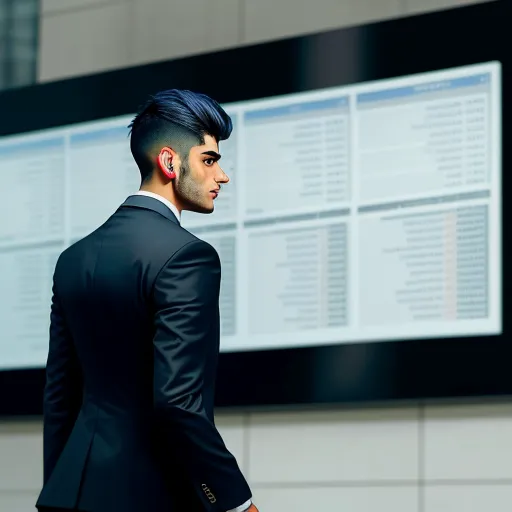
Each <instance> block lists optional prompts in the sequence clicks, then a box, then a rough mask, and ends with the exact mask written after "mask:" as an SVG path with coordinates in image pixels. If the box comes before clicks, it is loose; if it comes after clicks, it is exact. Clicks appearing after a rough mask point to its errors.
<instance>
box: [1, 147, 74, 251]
mask: <svg viewBox="0 0 512 512" xmlns="http://www.w3.org/2000/svg"><path fill="white" fill-rule="evenodd" d="M0 174H1V176H2V187H3V190H4V191H5V193H4V194H3V197H2V201H1V202H0V218H1V219H2V221H1V222H0V248H1V247H2V246H3V245H4V244H8V245H10V244H19V243H34V242H40V241H45V240H47V239H53V240H55V239H63V238H64V232H65V211H64V205H65V188H64V186H65V185H64V184H65V179H66V165H65V146H64V139H63V138H62V137H56V138H51V139H41V140H33V141H30V142H14V143H11V144H2V145H1V146H0Z"/></svg>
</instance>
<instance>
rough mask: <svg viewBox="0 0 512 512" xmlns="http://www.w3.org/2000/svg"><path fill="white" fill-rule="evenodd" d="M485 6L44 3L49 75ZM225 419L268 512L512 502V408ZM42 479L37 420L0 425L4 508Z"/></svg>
mask: <svg viewBox="0 0 512 512" xmlns="http://www.w3.org/2000/svg"><path fill="white" fill-rule="evenodd" d="M477 1H478V0H315V1H314V2H312V1H311V0H187V1H182V0H180V1H178V0H42V4H43V16H42V20H41V46H40V68H39V78H40V80H41V81H46V80H52V79H57V78H61V77H65V76H73V75H79V74H86V73H90V72H94V71H99V70H106V69H113V68H119V67H125V66H128V65H132V64H139V63H143V62H149V61H154V60H159V59H166V58H171V57H173V56H177V55H187V54H192V53H196V52H202V51H208V50H213V49H216V48H223V47H230V46H236V45H241V44H246V43H251V42H256V41H264V40H269V39H274V38H279V37H283V36H288V35H294V34H300V33H307V32H314V31H316V30H322V29H326V28H331V27H341V26H347V25H353V24H357V23H360V22H364V21H368V20H377V19H383V18H391V17H398V16H403V15H405V14H407V13H413V12H421V11H426V10H434V9H440V8H444V7H449V6H453V5H463V4H469V3H477ZM93 32H94V34H93ZM218 424H219V427H220V429H221V432H222V433H223V435H224V438H225V440H226V443H227V445H228V446H229V447H230V449H231V450H232V451H233V452H234V453H235V455H236V456H237V458H238V460H239V461H240V464H241V466H242V468H243V470H244V472H245V474H246V475H247V478H248V479H249V481H250V483H251V485H252V488H253V491H254V495H255V499H256V501H257V503H258V504H259V506H260V509H261V512H281V511H284V510H293V511H294V512H320V511H324V510H325V511H327V510H333V511H336V512H337V511H339V512H374V511H375V512H510V510H512V456H511V455H510V454H511V453H512V404H501V405H490V404H487V405H486V404H481V405H471V406H468V405H466V406H444V407H424V406H417V407H408V408H386V409H368V410H358V411H339V412H332V411H331V412H308V413H275V414H262V413H259V414H249V415H228V416H226V415H220V416H219V418H218ZM41 478H42V444H41V423H40V422H22V423H3V424H2V423H0V511H1V512H4V511H5V512H28V511H31V510H34V508H33V506H34V503H35V499H36V496H37V492H38V490H39V489H40V485H41Z"/></svg>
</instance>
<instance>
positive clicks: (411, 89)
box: [357, 73, 491, 103]
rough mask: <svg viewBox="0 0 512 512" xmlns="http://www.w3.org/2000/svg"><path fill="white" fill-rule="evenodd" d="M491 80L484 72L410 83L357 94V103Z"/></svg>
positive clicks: (461, 86) (443, 89)
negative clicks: (409, 84) (417, 83)
mask: <svg viewBox="0 0 512 512" xmlns="http://www.w3.org/2000/svg"><path fill="white" fill-rule="evenodd" d="M490 81H491V74H490V73H484V74H479V75H473V76H468V77H463V78H454V79H452V80H440V81H437V82H429V83H426V84H421V85H411V86H407V87H398V88H395V89H386V90H383V91H375V92H365V93H362V94H358V95H357V103H368V102H372V101H384V100H390V99H394V98H406V97H407V96H417V95H421V94H428V93H433V92H440V91H445V90H450V89H460V88H463V87H475V86H478V85H485V84H488V83H489V82H490Z"/></svg>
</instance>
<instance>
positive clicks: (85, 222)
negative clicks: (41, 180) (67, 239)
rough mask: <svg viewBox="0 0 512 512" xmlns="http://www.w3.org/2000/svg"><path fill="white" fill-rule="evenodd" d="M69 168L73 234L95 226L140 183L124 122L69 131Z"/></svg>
mask: <svg viewBox="0 0 512 512" xmlns="http://www.w3.org/2000/svg"><path fill="white" fill-rule="evenodd" d="M69 168H70V173H69V180H70V184H69V223H70V233H71V236H72V237H82V236H84V235H87V234H89V233H90V232H92V231H93V230H95V229H96V228H98V227H99V226H100V225H101V224H103V223H104V222H105V221H106V220H107V219H108V218H109V217H110V216H111V215H112V214H113V213H114V212H115V211H116V210H117V208H118V207H119V206H120V205H121V204H122V203H123V202H124V200H125V199H126V198H127V197H128V196H129V195H132V194H134V193H135V192H137V190H138V189H139V187H140V172H139V169H138V167H137V165H136V163H135V161H134V159H133V157H132V154H131V152H130V144H129V139H128V129H127V128H126V127H125V126H124V125H122V126H114V127H108V128H102V129H96V130H90V129H89V130H87V131H81V132H80V131H77V132H75V133H72V134H71V136H70V140H69Z"/></svg>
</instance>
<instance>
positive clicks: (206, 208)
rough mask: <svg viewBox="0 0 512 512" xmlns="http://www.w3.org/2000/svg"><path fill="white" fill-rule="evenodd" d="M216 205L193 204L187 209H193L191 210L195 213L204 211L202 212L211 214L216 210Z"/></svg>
mask: <svg viewBox="0 0 512 512" xmlns="http://www.w3.org/2000/svg"><path fill="white" fill-rule="evenodd" d="M214 209H215V208H214V206H213V205H212V206H201V205H197V204H195V205H191V206H190V207H189V208H187V210H189V211H191V212H194V213H202V214H209V213H213V211H214Z"/></svg>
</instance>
